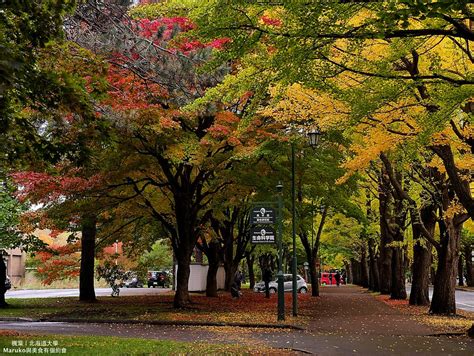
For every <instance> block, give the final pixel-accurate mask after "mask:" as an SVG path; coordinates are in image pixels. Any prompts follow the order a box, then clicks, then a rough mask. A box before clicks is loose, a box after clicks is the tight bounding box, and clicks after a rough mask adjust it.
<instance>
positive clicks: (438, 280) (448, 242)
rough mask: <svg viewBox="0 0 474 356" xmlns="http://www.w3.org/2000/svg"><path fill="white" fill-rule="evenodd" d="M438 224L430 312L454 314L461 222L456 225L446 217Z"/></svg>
mask: <svg viewBox="0 0 474 356" xmlns="http://www.w3.org/2000/svg"><path fill="white" fill-rule="evenodd" d="M439 226H440V247H439V249H438V269H437V270H436V277H435V283H434V289H433V300H432V301H431V307H430V313H432V314H445V315H454V314H456V301H455V290H456V275H457V270H458V258H459V240H460V230H461V227H462V224H460V225H456V224H455V223H454V221H453V219H446V220H445V221H441V222H440V224H439Z"/></svg>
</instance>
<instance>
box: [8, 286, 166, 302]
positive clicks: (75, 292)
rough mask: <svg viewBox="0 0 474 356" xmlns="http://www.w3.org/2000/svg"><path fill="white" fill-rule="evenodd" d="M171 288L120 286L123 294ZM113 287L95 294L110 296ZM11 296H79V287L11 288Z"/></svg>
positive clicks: (164, 291) (164, 290)
mask: <svg viewBox="0 0 474 356" xmlns="http://www.w3.org/2000/svg"><path fill="white" fill-rule="evenodd" d="M170 290H171V289H169V288H120V295H121V296H133V295H157V294H163V293H166V292H169V291H170ZM111 293H112V289H111V288H96V289H95V295H96V296H97V297H105V296H110V294H111ZM5 297H6V299H7V300H8V299H9V298H63V297H79V289H21V290H9V291H8V292H7V294H6V295H5Z"/></svg>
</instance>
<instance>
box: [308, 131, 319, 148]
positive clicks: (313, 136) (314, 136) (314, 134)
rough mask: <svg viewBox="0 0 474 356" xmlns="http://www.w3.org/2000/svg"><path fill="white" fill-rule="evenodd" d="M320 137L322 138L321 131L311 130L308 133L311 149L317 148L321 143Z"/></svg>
mask: <svg viewBox="0 0 474 356" xmlns="http://www.w3.org/2000/svg"><path fill="white" fill-rule="evenodd" d="M320 136H321V131H319V129H311V130H310V131H309V132H308V140H309V145H310V146H311V147H316V146H317V145H318V143H319V137H320Z"/></svg>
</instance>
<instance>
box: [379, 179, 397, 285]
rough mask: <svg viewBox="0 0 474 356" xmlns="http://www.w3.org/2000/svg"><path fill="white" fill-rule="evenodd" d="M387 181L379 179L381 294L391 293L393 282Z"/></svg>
mask: <svg viewBox="0 0 474 356" xmlns="http://www.w3.org/2000/svg"><path fill="white" fill-rule="evenodd" d="M387 184H388V183H387V181H386V179H384V178H383V177H380V180H379V214H380V257H379V259H378V263H379V272H380V274H379V277H380V279H379V285H380V293H381V294H390V289H391V282H392V248H391V247H390V246H389V244H390V243H391V242H392V241H393V239H392V236H391V234H390V231H389V228H388V221H389V203H390V201H389V195H388V194H387V193H386V191H387V189H388V188H387Z"/></svg>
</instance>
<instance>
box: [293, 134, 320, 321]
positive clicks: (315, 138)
mask: <svg viewBox="0 0 474 356" xmlns="http://www.w3.org/2000/svg"><path fill="white" fill-rule="evenodd" d="M307 135H308V141H309V145H310V146H311V147H315V146H316V145H317V144H318V142H319V136H320V135H321V132H320V131H319V130H317V129H311V130H310V131H309V132H308V133H307ZM291 212H292V230H293V231H292V232H293V233H292V235H293V236H292V237H293V258H292V262H293V263H292V275H293V276H292V280H293V283H292V287H293V288H292V289H293V293H292V294H293V316H298V290H297V281H296V267H297V261H296V189H295V141H294V140H293V141H292V142H291Z"/></svg>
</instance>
